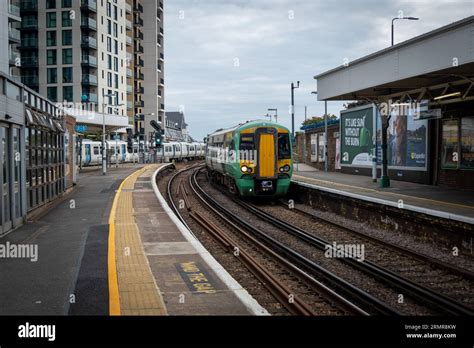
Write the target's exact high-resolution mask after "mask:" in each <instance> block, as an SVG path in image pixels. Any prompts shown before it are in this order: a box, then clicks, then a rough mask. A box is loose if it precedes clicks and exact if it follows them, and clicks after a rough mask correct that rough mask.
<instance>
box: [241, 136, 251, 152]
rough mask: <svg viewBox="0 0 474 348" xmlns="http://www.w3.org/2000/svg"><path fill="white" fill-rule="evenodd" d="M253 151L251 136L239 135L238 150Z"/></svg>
mask: <svg viewBox="0 0 474 348" xmlns="http://www.w3.org/2000/svg"><path fill="white" fill-rule="evenodd" d="M253 149H254V136H253V134H241V135H240V150H253Z"/></svg>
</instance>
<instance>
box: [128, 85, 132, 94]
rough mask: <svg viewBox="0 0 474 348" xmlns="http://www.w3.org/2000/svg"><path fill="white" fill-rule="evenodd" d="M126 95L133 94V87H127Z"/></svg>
mask: <svg viewBox="0 0 474 348" xmlns="http://www.w3.org/2000/svg"><path fill="white" fill-rule="evenodd" d="M127 94H133V86H132V85H127Z"/></svg>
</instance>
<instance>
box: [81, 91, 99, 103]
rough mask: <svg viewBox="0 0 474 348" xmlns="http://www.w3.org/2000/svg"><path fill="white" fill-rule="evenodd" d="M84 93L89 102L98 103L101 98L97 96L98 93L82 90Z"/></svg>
mask: <svg viewBox="0 0 474 348" xmlns="http://www.w3.org/2000/svg"><path fill="white" fill-rule="evenodd" d="M82 95H85V96H86V98H87V103H95V104H97V103H98V101H99V99H98V98H97V94H96V93H89V92H84V91H83V92H82Z"/></svg>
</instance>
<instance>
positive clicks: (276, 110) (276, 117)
mask: <svg viewBox="0 0 474 348" xmlns="http://www.w3.org/2000/svg"><path fill="white" fill-rule="evenodd" d="M268 111H275V123H278V109H277V108H275V109H268Z"/></svg>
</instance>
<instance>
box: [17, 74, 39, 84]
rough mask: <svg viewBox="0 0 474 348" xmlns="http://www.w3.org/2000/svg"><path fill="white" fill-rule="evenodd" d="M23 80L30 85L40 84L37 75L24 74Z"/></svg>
mask: <svg viewBox="0 0 474 348" xmlns="http://www.w3.org/2000/svg"><path fill="white" fill-rule="evenodd" d="M21 82H22V83H23V84H25V85H27V86H28V87H31V86H38V76H37V75H23V76H22V77H21Z"/></svg>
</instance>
